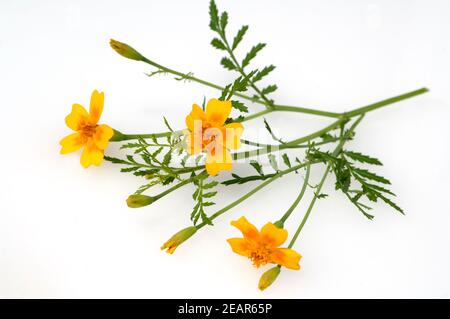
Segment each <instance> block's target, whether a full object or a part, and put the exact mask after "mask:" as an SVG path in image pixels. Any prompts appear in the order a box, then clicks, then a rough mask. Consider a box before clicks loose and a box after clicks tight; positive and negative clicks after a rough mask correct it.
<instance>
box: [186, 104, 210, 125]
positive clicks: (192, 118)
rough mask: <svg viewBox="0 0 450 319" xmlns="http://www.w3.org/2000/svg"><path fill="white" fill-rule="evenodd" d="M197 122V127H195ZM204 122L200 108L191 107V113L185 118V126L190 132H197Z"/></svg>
mask: <svg viewBox="0 0 450 319" xmlns="http://www.w3.org/2000/svg"><path fill="white" fill-rule="evenodd" d="M196 121H198V122H197V126H195V124H196ZM205 121H206V114H205V112H203V110H202V109H201V107H200V106H198V105H197V104H193V105H192V111H191V113H189V115H188V116H186V126H187V127H188V129H189V130H190V131H191V132H194V131H198V130H200V132H201V129H202V127H203V123H204V122H205Z"/></svg>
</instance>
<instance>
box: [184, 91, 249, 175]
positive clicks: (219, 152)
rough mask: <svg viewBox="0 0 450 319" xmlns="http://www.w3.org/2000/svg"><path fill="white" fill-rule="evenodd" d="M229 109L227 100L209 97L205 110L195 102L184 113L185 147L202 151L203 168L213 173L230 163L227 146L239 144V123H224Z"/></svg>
mask: <svg viewBox="0 0 450 319" xmlns="http://www.w3.org/2000/svg"><path fill="white" fill-rule="evenodd" d="M230 113H231V101H220V100H217V99H211V100H209V102H208V104H207V105H206V111H203V110H202V109H201V108H200V106H198V105H197V104H194V105H192V111H191V113H189V115H188V116H187V117H186V126H187V127H188V130H189V132H188V137H187V151H188V153H189V154H191V155H195V154H198V153H200V152H202V151H206V165H205V166H206V171H207V172H208V174H209V175H212V176H215V175H217V173H218V172H220V171H223V170H231V168H232V167H233V163H232V158H231V154H230V152H229V151H228V150H229V149H238V148H239V147H240V146H241V143H240V137H241V134H242V132H243V131H244V127H243V126H242V124H241V123H229V124H225V121H226V120H227V118H228V116H229V115H230Z"/></svg>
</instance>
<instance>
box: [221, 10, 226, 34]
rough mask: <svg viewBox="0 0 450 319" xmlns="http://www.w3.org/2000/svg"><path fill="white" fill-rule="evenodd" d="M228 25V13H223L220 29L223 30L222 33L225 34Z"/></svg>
mask: <svg viewBox="0 0 450 319" xmlns="http://www.w3.org/2000/svg"><path fill="white" fill-rule="evenodd" d="M227 24H228V13H227V12H226V11H224V12H222V15H221V16H220V27H221V28H222V32H223V33H224V34H225V28H226V27H227Z"/></svg>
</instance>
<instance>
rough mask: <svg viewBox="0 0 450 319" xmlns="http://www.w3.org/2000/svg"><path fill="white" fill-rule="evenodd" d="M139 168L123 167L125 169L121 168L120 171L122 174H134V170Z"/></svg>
mask: <svg viewBox="0 0 450 319" xmlns="http://www.w3.org/2000/svg"><path fill="white" fill-rule="evenodd" d="M138 169H139V167H138V166H131V167H125V168H121V169H120V171H121V172H122V173H128V172H134V171H136V170H138Z"/></svg>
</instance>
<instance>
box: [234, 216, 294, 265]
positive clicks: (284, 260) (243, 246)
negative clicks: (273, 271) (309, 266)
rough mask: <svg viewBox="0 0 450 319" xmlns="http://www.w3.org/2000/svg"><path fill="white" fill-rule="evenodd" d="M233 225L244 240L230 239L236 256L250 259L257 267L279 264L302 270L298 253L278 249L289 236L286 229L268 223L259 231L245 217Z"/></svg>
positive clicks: (286, 249) (291, 250) (287, 249)
mask: <svg viewBox="0 0 450 319" xmlns="http://www.w3.org/2000/svg"><path fill="white" fill-rule="evenodd" d="M231 225H233V226H235V227H236V228H238V229H239V230H240V231H241V232H242V234H243V235H244V238H230V239H228V243H229V244H230V246H231V249H233V251H234V252H235V253H236V254H239V255H241V256H244V257H248V258H249V259H250V260H251V261H252V262H253V265H255V266H256V267H259V266H262V265H265V264H267V263H273V264H278V265H281V266H284V267H286V268H289V269H294V270H298V269H300V265H299V262H300V258H301V257H302V256H301V255H300V254H299V253H298V252H296V251H295V250H293V249H290V248H278V247H279V246H280V245H282V244H283V243H284V242H285V241H286V239H287V236H288V232H287V230H285V229H281V228H278V227H276V226H275V225H274V224H272V223H267V224H266V225H264V227H263V228H262V229H261V231H258V229H256V227H255V226H254V225H252V224H250V223H249V222H248V221H247V219H246V218H245V217H243V216H242V217H241V218H239V219H238V220H236V221H232V222H231Z"/></svg>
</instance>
